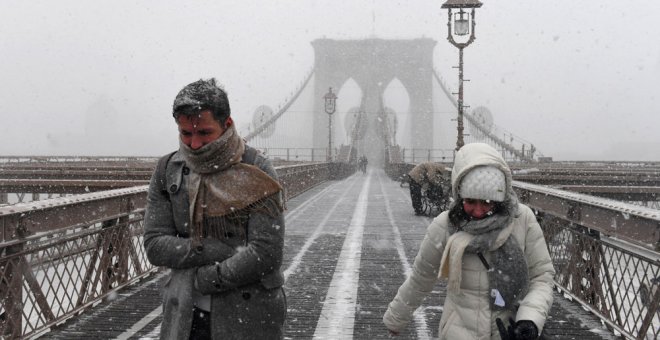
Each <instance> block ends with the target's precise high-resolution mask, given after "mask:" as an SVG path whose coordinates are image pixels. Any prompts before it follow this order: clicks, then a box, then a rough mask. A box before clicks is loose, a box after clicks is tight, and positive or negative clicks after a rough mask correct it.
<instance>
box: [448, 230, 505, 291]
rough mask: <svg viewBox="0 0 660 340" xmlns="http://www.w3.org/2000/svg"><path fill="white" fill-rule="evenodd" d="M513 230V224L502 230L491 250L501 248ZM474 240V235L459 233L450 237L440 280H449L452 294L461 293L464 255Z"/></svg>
mask: <svg viewBox="0 0 660 340" xmlns="http://www.w3.org/2000/svg"><path fill="white" fill-rule="evenodd" d="M512 230H513V225H511V224H509V225H508V226H506V227H505V228H504V229H502V230H501V231H500V232H499V234H498V235H497V237H496V238H495V241H494V242H493V243H492V245H491V247H490V248H489V250H490V251H493V250H495V249H498V248H499V247H501V246H502V245H503V244H504V242H506V240H507V239H508V238H509V236H510V235H511V231H512ZM474 238H475V235H473V234H470V233H468V232H465V231H458V232H456V233H454V234H453V235H451V236H450V237H449V239H448V240H447V245H446V246H445V250H444V251H443V252H442V259H441V260H440V272H439V273H438V278H440V279H447V290H448V291H450V292H452V293H458V292H459V291H460V288H461V278H462V276H463V275H462V267H463V253H464V252H465V249H466V248H467V246H468V245H469V244H470V242H471V241H472V240H473V239H474Z"/></svg>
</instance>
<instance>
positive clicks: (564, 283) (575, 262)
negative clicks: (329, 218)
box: [386, 163, 660, 339]
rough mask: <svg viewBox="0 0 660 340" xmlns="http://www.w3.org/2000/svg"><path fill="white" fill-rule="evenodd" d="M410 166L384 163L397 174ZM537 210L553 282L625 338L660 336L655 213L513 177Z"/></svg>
mask: <svg viewBox="0 0 660 340" xmlns="http://www.w3.org/2000/svg"><path fill="white" fill-rule="evenodd" d="M413 166H414V164H410V163H393V164H388V166H387V167H386V171H387V173H388V175H389V176H390V177H391V178H392V179H395V180H397V179H399V178H400V177H401V175H402V174H405V173H407V172H408V171H410V169H411V168H412V167H413ZM513 187H514V190H515V191H516V193H517V194H518V197H519V198H520V200H521V202H523V203H525V204H526V205H528V206H530V207H531V208H532V209H534V210H535V211H536V213H537V219H538V220H539V223H540V224H541V228H542V229H543V233H544V235H545V239H546V242H547V245H548V249H549V252H550V256H551V257H552V261H553V264H554V266H555V270H556V276H555V282H556V284H557V288H558V289H560V290H561V291H562V292H563V293H564V295H565V296H566V297H567V298H569V299H574V300H576V301H578V302H579V303H580V304H581V305H582V306H583V307H584V308H585V309H587V310H589V311H591V312H593V313H594V314H595V315H597V316H598V317H599V318H600V319H601V320H602V321H603V323H604V324H605V325H607V327H608V328H610V329H611V330H613V331H614V332H616V333H619V334H620V335H622V336H624V337H626V338H629V339H659V338H660V253H659V252H658V249H660V212H658V210H655V209H649V208H646V207H640V206H635V205H632V204H628V203H625V202H620V201H614V200H609V199H604V198H600V197H594V196H589V195H584V194H580V193H575V192H569V191H565V190H558V189H554V188H550V187H545V186H541V185H534V184H530V183H524V182H519V181H514V183H513Z"/></svg>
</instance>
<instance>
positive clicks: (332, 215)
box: [41, 169, 614, 339]
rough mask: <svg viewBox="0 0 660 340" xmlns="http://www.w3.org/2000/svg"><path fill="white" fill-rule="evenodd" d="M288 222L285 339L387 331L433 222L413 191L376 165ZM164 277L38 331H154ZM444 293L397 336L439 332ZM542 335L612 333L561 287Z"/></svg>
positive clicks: (328, 188)
mask: <svg viewBox="0 0 660 340" xmlns="http://www.w3.org/2000/svg"><path fill="white" fill-rule="evenodd" d="M286 221H287V226H286V228H287V231H286V243H285V247H286V249H285V262H284V267H283V268H284V269H285V276H286V278H287V283H286V287H285V288H286V293H287V297H288V306H289V309H288V316H287V325H286V338H287V339H307V338H313V337H318V338H321V339H353V338H354V339H379V338H388V337H389V336H388V333H387V331H386V329H385V327H384V326H383V324H382V321H381V318H382V315H383V313H384V312H385V309H386V308H387V304H388V303H389V301H390V300H391V299H392V298H393V297H394V295H395V294H396V291H397V289H398V287H399V285H400V284H401V283H402V282H403V280H404V278H405V274H404V272H405V269H406V268H409V267H410V266H411V265H412V262H413V260H414V258H415V255H416V253H417V249H418V247H419V244H420V242H421V239H422V238H423V236H424V232H425V229H426V226H427V225H428V224H429V223H430V221H431V219H430V218H426V217H420V216H414V215H413V213H412V208H411V207H410V199H409V195H408V192H407V189H405V188H401V187H400V186H399V185H398V183H397V182H394V181H391V180H390V179H389V178H387V177H386V175H385V174H384V173H383V172H382V170H375V169H371V171H370V172H369V173H368V174H366V175H363V174H356V175H353V176H351V177H349V178H348V179H346V180H344V181H338V182H330V183H325V184H323V185H321V186H318V187H316V188H314V189H312V190H310V191H308V192H306V193H304V194H302V195H300V196H298V197H296V198H294V199H292V200H291V201H289V202H288V212H287V218H286ZM355 250H357V251H355ZM341 268H343V269H341ZM351 268H353V269H351ZM355 268H357V269H355ZM342 270H344V271H345V272H344V275H343V278H344V279H345V280H344V281H340V280H339V283H338V280H336V279H335V280H333V275H336V272H337V271H342ZM165 275H166V273H158V274H156V275H154V277H153V278H152V279H150V280H147V281H145V282H143V283H141V284H138V285H134V286H132V287H130V288H127V289H125V290H124V291H122V292H121V293H120V294H118V295H117V296H115V297H114V299H112V301H110V302H107V303H103V304H100V305H98V306H96V307H95V308H93V309H92V310H90V311H88V312H87V313H85V314H83V315H82V316H80V317H77V318H75V319H73V320H71V321H70V322H68V323H66V324H64V325H62V326H60V327H58V328H57V329H54V330H52V331H51V332H49V333H46V334H44V335H43V336H42V337H41V338H43V339H74V338H75V339H84V338H90V339H92V338H95V339H99V338H102V339H110V338H115V339H129V338H130V339H157V338H158V331H159V327H160V322H161V314H160V308H159V306H160V298H159V287H160V282H161V281H162V280H163V278H164V276H165ZM444 296H445V289H444V287H443V285H442V284H441V283H439V284H438V285H437V286H436V288H435V289H434V291H433V292H432V294H431V295H430V296H429V297H428V298H427V299H426V300H425V301H424V304H423V306H422V308H421V313H420V314H421V316H420V318H419V319H420V320H421V322H414V323H411V324H410V325H409V327H408V329H406V331H405V332H403V333H402V334H401V336H400V339H429V338H431V337H437V333H438V323H439V320H440V315H441V308H440V307H439V306H441V305H442V303H443V301H444ZM324 301H325V302H326V303H325V304H324ZM348 311H355V312H354V313H352V312H348ZM339 325H341V326H339ZM545 337H546V338H547V339H614V336H613V335H612V333H611V332H609V331H607V330H606V329H604V328H603V327H602V326H601V324H600V322H599V321H598V320H597V319H596V318H595V317H593V316H592V315H590V314H588V313H587V312H585V311H584V310H583V309H582V308H581V307H580V306H579V305H577V304H576V303H574V302H571V301H568V300H566V299H563V298H562V297H561V296H560V295H559V294H555V303H554V305H553V308H552V311H551V317H550V318H549V320H548V323H547V325H546V331H545Z"/></svg>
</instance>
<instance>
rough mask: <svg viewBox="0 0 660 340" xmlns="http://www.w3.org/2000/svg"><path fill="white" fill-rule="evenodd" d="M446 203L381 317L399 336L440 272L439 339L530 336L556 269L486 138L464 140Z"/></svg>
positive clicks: (548, 299) (544, 311)
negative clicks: (442, 294) (442, 299)
mask: <svg viewBox="0 0 660 340" xmlns="http://www.w3.org/2000/svg"><path fill="white" fill-rule="evenodd" d="M451 182H452V195H453V198H454V201H453V202H452V203H451V205H450V207H449V210H448V211H445V212H443V213H442V214H440V215H439V216H438V217H436V218H435V219H434V220H433V222H432V223H431V225H430V226H429V227H428V229H427V231H426V237H425V238H424V240H423V241H422V244H421V246H420V248H419V253H418V254H417V257H416V258H415V263H414V269H413V270H412V271H411V274H410V276H409V277H408V278H407V279H406V281H405V282H404V283H403V284H402V285H401V287H400V288H399V291H398V293H397V295H396V297H395V298H394V300H393V301H392V302H391V303H390V304H389V307H388V309H387V312H386V313H385V315H384V316H383V322H384V323H385V326H386V327H387V329H388V330H389V332H390V334H392V335H398V334H399V333H400V332H401V331H402V330H403V329H404V328H405V327H406V325H407V324H408V323H409V322H410V320H411V318H412V315H413V312H414V311H415V309H417V307H419V305H420V303H421V302H422V300H423V299H424V297H426V296H427V295H428V294H429V293H430V292H431V290H432V289H433V287H434V285H435V283H436V282H437V280H438V279H443V280H446V281H447V295H446V298H445V304H444V308H443V310H442V317H441V319H440V331H439V338H440V339H449V340H454V339H461V340H469V339H500V329H499V328H498V323H500V325H501V326H503V329H502V334H503V335H504V339H524V340H527V339H536V338H538V336H539V334H540V333H541V331H542V330H543V326H544V324H545V320H546V318H547V316H548V312H549V310H550V306H551V305H552V300H553V297H552V289H553V277H554V274H555V271H554V268H553V266H552V261H551V259H550V255H549V253H548V248H547V245H546V243H545V239H544V237H543V232H542V230H541V227H540V226H539V224H538V222H537V221H536V217H535V216H534V213H533V212H532V210H531V209H530V208H528V207H527V206H525V205H523V204H520V203H518V199H517V197H516V195H515V193H514V192H513V189H512V186H511V170H510V169H509V167H508V166H507V164H506V163H505V162H504V159H502V157H501V156H500V154H499V153H498V152H497V151H496V150H495V149H493V148H492V147H490V146H488V145H487V144H482V143H474V144H467V145H465V146H463V147H462V148H461V149H460V151H458V152H457V153H456V159H455V163H454V167H453V170H452V180H451Z"/></svg>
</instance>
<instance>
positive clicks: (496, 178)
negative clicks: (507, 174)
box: [459, 166, 506, 202]
mask: <svg viewBox="0 0 660 340" xmlns="http://www.w3.org/2000/svg"><path fill="white" fill-rule="evenodd" d="M459 193H460V196H461V197H462V198H472V199H478V200H491V201H496V202H502V201H504V197H505V194H506V179H505V178H504V173H503V172H502V171H501V170H499V169H497V168H495V167H492V166H479V167H476V168H474V169H472V170H470V172H468V173H467V175H465V176H464V177H463V179H462V180H461V185H460V189H459Z"/></svg>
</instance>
